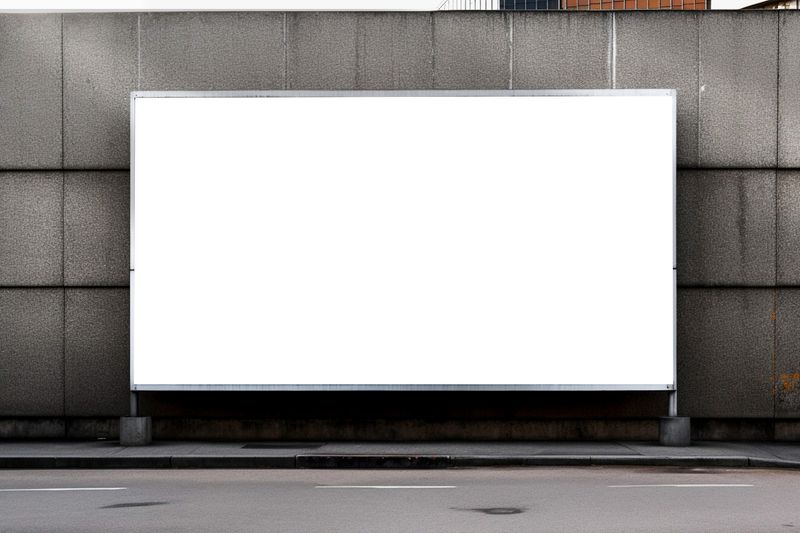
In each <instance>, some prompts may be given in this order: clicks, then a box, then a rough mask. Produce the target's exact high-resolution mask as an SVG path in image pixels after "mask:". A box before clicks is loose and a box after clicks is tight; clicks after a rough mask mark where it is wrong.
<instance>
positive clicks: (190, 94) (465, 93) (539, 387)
mask: <svg viewBox="0 0 800 533" xmlns="http://www.w3.org/2000/svg"><path fill="white" fill-rule="evenodd" d="M676 94H677V93H676V91H675V89H587V90H573V89H565V90H549V89H547V90H518V89H498V90H397V91H357V90H339V91H295V90H272V91H132V92H131V93H130V265H129V266H130V360H129V369H130V390H131V392H132V393H133V396H135V394H136V392H139V391H664V392H670V393H671V394H670V405H669V412H670V416H676V414H677V284H676V283H677V274H676V272H677V270H676V269H677V262H676V230H675V216H676V215H675V207H676V197H675V191H676V168H677V167H676V162H677V157H676V145H677V138H676V128H677V125H676V120H677V103H676ZM415 96H425V97H431V96H433V97H436V96H445V97H448V96H449V97H453V96H457V97H497V96H505V97H537V96H550V97H553V96H556V97H570V96H670V97H671V100H672V135H671V139H672V279H673V283H672V317H673V318H672V383H670V384H612V385H585V384H560V385H554V384H531V385H525V384H515V385H480V384H464V385H452V384H451V385H435V384H425V385H418V384H409V385H382V384H337V385H320V384H316V385H302V384H301V385H291V384H283V385H261V384H247V385H227V384H218V385H214V384H194V385H192V384H189V385H187V384H184V385H142V384H139V385H137V384H135V383H134V382H133V363H134V336H133V331H134V323H133V316H134V315H133V308H134V302H135V290H134V286H135V253H134V252H135V250H134V245H135V242H136V241H135V238H134V236H135V197H136V196H135V184H136V168H135V153H136V152H135V139H136V136H135V131H136V130H135V126H136V124H135V122H136V120H135V119H136V100H137V99H138V98H287V97H289V98H303V97H415ZM136 403H137V402H136V400H135V398H132V400H131V406H132V411H133V412H134V413H135V411H136V410H137V409H136Z"/></svg>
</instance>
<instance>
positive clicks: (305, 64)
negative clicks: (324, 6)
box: [286, 13, 360, 90]
mask: <svg viewBox="0 0 800 533" xmlns="http://www.w3.org/2000/svg"><path fill="white" fill-rule="evenodd" d="M359 20H360V17H359V16H358V15H354V14H352V13H289V14H287V15H286V57H287V65H286V68H287V76H288V79H287V87H288V88H289V89H300V90H314V89H355V88H356V87H357V85H358V79H359V75H358V57H357V55H358V50H359V46H358V45H359V35H358V31H357V26H358V21H359Z"/></svg>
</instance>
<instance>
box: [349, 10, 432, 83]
mask: <svg viewBox="0 0 800 533" xmlns="http://www.w3.org/2000/svg"><path fill="white" fill-rule="evenodd" d="M431 17H432V15H430V14H429V13H365V14H363V15H358V16H357V25H356V32H357V33H356V41H357V42H356V54H357V63H358V65H357V68H358V70H357V79H356V85H357V87H358V88H359V89H430V88H432V87H433V33H432V22H431Z"/></svg>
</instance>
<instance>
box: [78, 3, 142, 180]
mask: <svg viewBox="0 0 800 533" xmlns="http://www.w3.org/2000/svg"><path fill="white" fill-rule="evenodd" d="M137 42H138V37H137V15H136V14H128V13H103V14H65V15H64V166H65V167H66V168H79V169H87V168H127V167H128V166H129V164H130V150H129V146H130V142H129V138H130V135H129V130H130V92H131V91H133V90H136V80H137V46H138V44H137Z"/></svg>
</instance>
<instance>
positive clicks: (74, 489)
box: [0, 487, 128, 492]
mask: <svg viewBox="0 0 800 533" xmlns="http://www.w3.org/2000/svg"><path fill="white" fill-rule="evenodd" d="M89 490H128V487H56V488H47V489H0V492H79V491H89Z"/></svg>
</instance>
